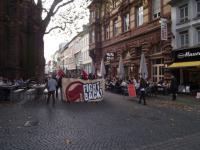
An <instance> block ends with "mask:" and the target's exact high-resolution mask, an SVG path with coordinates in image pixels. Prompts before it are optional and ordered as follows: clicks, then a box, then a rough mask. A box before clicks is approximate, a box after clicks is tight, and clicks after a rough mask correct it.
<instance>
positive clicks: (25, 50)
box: [0, 0, 45, 79]
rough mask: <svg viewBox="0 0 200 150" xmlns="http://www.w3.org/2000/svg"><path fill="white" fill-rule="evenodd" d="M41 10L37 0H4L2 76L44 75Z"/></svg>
mask: <svg viewBox="0 0 200 150" xmlns="http://www.w3.org/2000/svg"><path fill="white" fill-rule="evenodd" d="M39 13H40V12H39V11H38V10H37V7H36V4H35V3H34V0H9V1H8V0H1V1H0V76H5V77H8V78H11V79H13V78H18V77H24V78H31V77H34V78H37V79H42V78H43V75H44V65H45V59H44V51H43V50H41V49H40V48H38V46H41V45H42V44H41V41H38V39H41V38H40V37H38V36H41V34H38V33H40V28H39V27H38V26H39V25H38V22H40V19H41V18H40V17H39V16H40V14H39Z"/></svg>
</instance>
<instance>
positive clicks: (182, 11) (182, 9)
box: [179, 4, 188, 23]
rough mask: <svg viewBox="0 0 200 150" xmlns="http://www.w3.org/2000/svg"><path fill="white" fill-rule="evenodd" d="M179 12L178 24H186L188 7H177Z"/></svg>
mask: <svg viewBox="0 0 200 150" xmlns="http://www.w3.org/2000/svg"><path fill="white" fill-rule="evenodd" d="M179 11H180V22H181V23H183V22H186V21H188V5H187V4H186V5H183V6H181V7H179Z"/></svg>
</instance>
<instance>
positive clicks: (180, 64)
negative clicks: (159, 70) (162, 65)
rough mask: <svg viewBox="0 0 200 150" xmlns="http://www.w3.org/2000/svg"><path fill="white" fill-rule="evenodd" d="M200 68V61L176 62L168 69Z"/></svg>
mask: <svg viewBox="0 0 200 150" xmlns="http://www.w3.org/2000/svg"><path fill="white" fill-rule="evenodd" d="M196 66H200V61H189V62H176V63H173V64H171V65H169V66H168V68H183V67H196Z"/></svg>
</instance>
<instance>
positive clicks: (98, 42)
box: [89, 0, 172, 82]
mask: <svg viewBox="0 0 200 150" xmlns="http://www.w3.org/2000/svg"><path fill="white" fill-rule="evenodd" d="M169 2H170V0H116V1H111V0H108V1H103V0H93V2H92V3H91V4H90V6H89V9H90V41H89V49H90V56H91V57H92V59H93V60H94V62H96V67H97V69H99V66H100V61H101V59H102V58H103V59H104V62H105V64H106V72H107V75H108V76H110V77H114V76H118V73H117V70H118V69H117V68H118V66H119V58H120V56H122V59H123V63H124V67H125V74H126V78H127V79H128V78H133V77H135V78H136V79H138V78H139V73H138V72H139V63H140V57H141V54H142V53H144V55H145V58H146V62H147V66H148V74H149V76H148V78H149V80H152V81H153V82H159V81H160V80H163V79H164V78H165V79H168V78H169V73H168V72H167V71H165V68H166V67H167V66H168V64H170V63H171V49H172V47H171V32H170V31H171V21H170V20H171V6H170V5H169ZM161 18H162V19H161ZM161 20H165V21H166V25H165V32H164V33H163V32H162V34H165V35H164V36H163V35H162V34H161ZM166 29H167V30H166ZM166 31H168V32H166Z"/></svg>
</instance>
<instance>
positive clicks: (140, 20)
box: [136, 6, 144, 27]
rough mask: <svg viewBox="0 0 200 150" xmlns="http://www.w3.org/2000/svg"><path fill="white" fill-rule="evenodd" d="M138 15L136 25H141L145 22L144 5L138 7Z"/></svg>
mask: <svg viewBox="0 0 200 150" xmlns="http://www.w3.org/2000/svg"><path fill="white" fill-rule="evenodd" d="M136 16H137V18H136V25H137V27H139V26H141V25H142V24H143V17H144V16H143V6H140V7H138V8H136Z"/></svg>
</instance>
